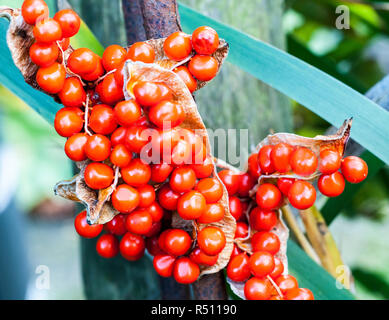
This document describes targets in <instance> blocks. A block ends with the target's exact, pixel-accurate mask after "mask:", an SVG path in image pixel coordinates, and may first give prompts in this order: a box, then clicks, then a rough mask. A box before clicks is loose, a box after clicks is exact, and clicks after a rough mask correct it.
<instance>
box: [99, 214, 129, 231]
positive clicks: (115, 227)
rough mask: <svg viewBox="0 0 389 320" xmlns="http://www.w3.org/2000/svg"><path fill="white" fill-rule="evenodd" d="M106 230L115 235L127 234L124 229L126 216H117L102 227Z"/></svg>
mask: <svg viewBox="0 0 389 320" xmlns="http://www.w3.org/2000/svg"><path fill="white" fill-rule="evenodd" d="M104 226H105V227H106V228H107V230H108V231H109V232H110V233H112V234H114V235H116V236H122V235H124V234H125V233H126V232H127V228H126V216H125V215H124V214H118V215H116V216H115V217H113V219H112V220H111V221H109V222H107V223H106V224H105V225H104Z"/></svg>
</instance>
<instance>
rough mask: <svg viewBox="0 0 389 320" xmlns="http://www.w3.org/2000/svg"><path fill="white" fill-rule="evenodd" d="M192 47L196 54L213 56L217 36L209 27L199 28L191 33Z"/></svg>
mask: <svg viewBox="0 0 389 320" xmlns="http://www.w3.org/2000/svg"><path fill="white" fill-rule="evenodd" d="M192 46H193V49H195V51H196V52H197V53H198V54H207V55H211V54H213V53H214V52H215V51H216V49H217V48H218V46H219V36H218V34H217V32H216V31H215V30H214V29H212V28H211V27H206V26H204V27H199V28H197V29H196V30H195V31H193V33H192Z"/></svg>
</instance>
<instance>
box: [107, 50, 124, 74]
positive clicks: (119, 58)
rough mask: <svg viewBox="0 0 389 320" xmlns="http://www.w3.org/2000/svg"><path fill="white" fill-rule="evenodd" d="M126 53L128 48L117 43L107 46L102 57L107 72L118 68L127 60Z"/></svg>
mask: <svg viewBox="0 0 389 320" xmlns="http://www.w3.org/2000/svg"><path fill="white" fill-rule="evenodd" d="M126 54H127V51H126V49H124V48H123V47H121V46H119V45H117V44H114V45H111V46H109V47H107V48H106V49H105V50H104V53H103V58H102V59H103V60H102V62H103V67H104V69H105V70H106V71H107V72H108V71H111V70H114V69H117V68H118V67H119V66H120V65H121V64H122V63H123V62H124V61H125V60H126Z"/></svg>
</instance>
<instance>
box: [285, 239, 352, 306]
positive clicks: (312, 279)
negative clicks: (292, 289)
mask: <svg viewBox="0 0 389 320" xmlns="http://www.w3.org/2000/svg"><path fill="white" fill-rule="evenodd" d="M287 255H288V261H289V273H290V274H291V275H293V276H295V277H296V279H297V281H298V283H299V286H300V287H302V288H308V289H309V290H311V291H312V292H313V294H314V296H315V299H316V300H352V299H354V297H353V295H352V294H351V293H350V291H348V290H346V289H338V288H337V287H336V280H335V279H334V278H333V277H332V276H331V275H330V274H329V273H328V272H327V271H325V270H324V269H323V268H322V267H320V266H319V265H318V264H316V263H315V262H314V261H312V260H311V259H310V258H309V257H308V256H307V255H306V254H305V252H304V251H303V250H301V249H300V247H299V246H298V245H297V244H296V243H295V242H293V241H291V240H289V241H288V252H287Z"/></svg>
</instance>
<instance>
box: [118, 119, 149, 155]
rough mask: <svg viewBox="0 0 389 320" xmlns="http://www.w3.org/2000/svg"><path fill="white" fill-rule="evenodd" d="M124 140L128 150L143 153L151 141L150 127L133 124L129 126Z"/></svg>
mask: <svg viewBox="0 0 389 320" xmlns="http://www.w3.org/2000/svg"><path fill="white" fill-rule="evenodd" d="M124 141H125V144H126V147H127V148H128V150H130V151H132V152H136V153H141V151H142V149H143V148H144V147H145V146H146V145H147V144H148V143H149V129H147V128H146V127H143V126H138V125H133V126H131V127H129V128H127V130H126V136H125V138H124Z"/></svg>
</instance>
